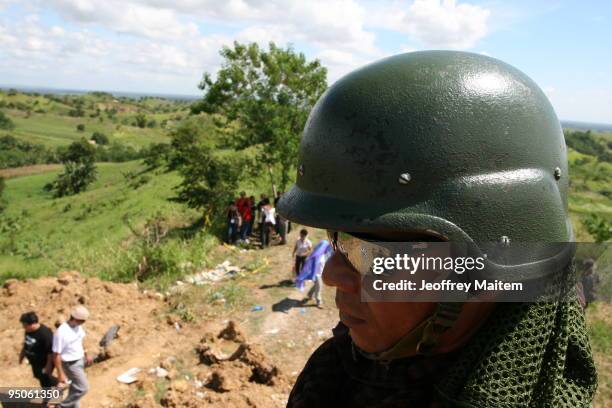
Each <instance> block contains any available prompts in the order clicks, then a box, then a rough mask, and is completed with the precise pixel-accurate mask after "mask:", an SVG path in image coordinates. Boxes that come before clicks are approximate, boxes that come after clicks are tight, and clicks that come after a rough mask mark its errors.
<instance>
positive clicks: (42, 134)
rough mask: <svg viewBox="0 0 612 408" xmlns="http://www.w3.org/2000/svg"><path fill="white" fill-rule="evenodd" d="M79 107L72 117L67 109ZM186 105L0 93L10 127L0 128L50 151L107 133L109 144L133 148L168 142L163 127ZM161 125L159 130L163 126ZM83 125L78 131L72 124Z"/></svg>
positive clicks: (105, 97) (94, 96) (0, 105)
mask: <svg viewBox="0 0 612 408" xmlns="http://www.w3.org/2000/svg"><path fill="white" fill-rule="evenodd" d="M78 106H81V116H77V117H75V116H71V115H70V112H71V110H75V109H76V107H78ZM187 108H188V105H187V104H186V103H183V102H174V101H165V100H161V99H156V98H151V99H144V100H140V101H136V100H128V99H125V98H121V99H115V98H113V97H112V96H109V95H106V94H102V95H97V94H87V95H83V96H65V97H53V99H50V98H49V97H46V96H34V95H31V94H23V93H16V94H14V95H13V94H10V93H9V92H6V91H0V109H2V111H3V112H4V113H5V114H6V115H7V116H8V117H10V118H11V120H12V121H13V122H14V124H15V129H14V130H11V131H6V130H0V136H1V135H2V134H3V133H6V134H10V135H12V136H15V137H17V138H19V139H22V140H25V141H27V142H30V143H36V144H42V145H44V146H45V147H50V148H55V147H58V146H63V145H66V144H69V143H71V142H73V141H75V140H78V139H80V138H82V137H85V138H87V139H89V138H90V137H91V135H92V134H93V132H101V133H104V134H105V135H107V136H108V137H109V139H110V142H111V143H112V142H122V143H125V144H127V145H130V146H132V147H135V148H140V147H145V146H148V145H149V144H151V143H160V142H167V141H168V140H169V138H168V136H167V132H166V130H165V127H167V126H169V125H171V124H172V123H173V122H176V121H178V120H180V119H181V118H182V117H184V116H185V115H186V110H187ZM137 114H142V115H145V117H146V120H147V122H151V121H155V125H154V126H148V125H147V126H145V127H144V128H141V127H139V126H136V125H135V117H136V115H137ZM162 123H163V124H164V126H162ZM79 124H82V125H84V126H85V130H84V131H78V130H77V125H79Z"/></svg>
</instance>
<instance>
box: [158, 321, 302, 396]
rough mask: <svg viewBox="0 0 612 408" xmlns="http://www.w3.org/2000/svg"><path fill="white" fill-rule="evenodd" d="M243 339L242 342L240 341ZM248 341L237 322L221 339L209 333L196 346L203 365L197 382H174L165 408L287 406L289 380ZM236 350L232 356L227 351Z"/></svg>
mask: <svg viewBox="0 0 612 408" xmlns="http://www.w3.org/2000/svg"><path fill="white" fill-rule="evenodd" d="M237 339H241V340H239V341H238V340H237ZM243 339H244V337H243V335H242V333H241V331H240V329H238V327H237V326H236V324H235V323H234V322H233V321H230V322H229V323H228V324H227V326H226V327H225V328H224V329H222V330H221V331H220V332H219V334H218V335H216V336H215V335H213V334H212V333H207V334H206V335H205V336H204V337H203V338H202V339H201V340H200V343H199V344H198V345H197V346H196V348H195V352H196V355H197V357H198V360H199V364H198V365H197V366H196V367H194V368H192V372H195V378H196V379H195V380H194V381H184V380H183V379H180V378H179V379H178V381H172V382H171V384H170V386H169V388H168V391H167V392H166V393H165V395H164V397H163V398H162V399H161V405H162V406H164V407H191V406H199V405H198V404H200V405H201V404H202V403H205V404H206V405H207V406H208V405H212V406H219V407H221V406H232V407H253V406H256V407H273V406H284V404H285V403H286V396H287V395H288V392H289V390H290V384H289V380H288V379H287V378H285V376H284V375H282V374H281V373H280V370H279V369H278V368H277V367H276V366H275V365H273V364H271V363H270V362H268V361H267V359H266V357H265V355H264V354H263V353H262V352H261V351H260V350H258V349H257V347H255V346H253V345H249V344H247V343H245V342H244V340H243ZM232 348H233V349H234V350H233V352H231V353H230V354H228V353H227V352H226V351H227V350H231V349H232Z"/></svg>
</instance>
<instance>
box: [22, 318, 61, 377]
mask: <svg viewBox="0 0 612 408" xmlns="http://www.w3.org/2000/svg"><path fill="white" fill-rule="evenodd" d="M19 321H20V322H21V324H22V325H23V329H24V330H25V338H24V342H23V348H22V349H21V353H19V364H21V363H22V362H23V359H24V358H27V359H28V361H29V363H30V366H31V367H32V374H33V375H34V377H36V378H37V379H38V381H40V386H41V387H55V386H56V385H57V378H55V377H53V376H51V375H50V373H51V368H52V367H53V365H52V360H51V356H52V351H51V344H52V342H53V333H52V332H51V330H50V329H49V328H48V327H47V326H45V325H43V324H40V323H39V322H38V316H37V315H36V313H34V312H27V313H24V314H22V315H21V318H20V319H19Z"/></svg>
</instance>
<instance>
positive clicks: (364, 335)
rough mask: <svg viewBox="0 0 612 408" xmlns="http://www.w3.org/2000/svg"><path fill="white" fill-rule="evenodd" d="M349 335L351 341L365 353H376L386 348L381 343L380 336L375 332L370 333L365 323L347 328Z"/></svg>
mask: <svg viewBox="0 0 612 408" xmlns="http://www.w3.org/2000/svg"><path fill="white" fill-rule="evenodd" d="M349 335H350V336H351V339H352V340H353V343H355V345H356V346H357V347H359V348H360V349H361V350H363V351H365V352H366V353H378V352H380V351H383V350H385V349H386V347H384V345H383V344H381V343H382V342H381V340H382V339H381V338H380V336H378V335H376V333H371V332H370V331H369V330H368V327H367V326H366V325H360V326H355V327H351V328H349Z"/></svg>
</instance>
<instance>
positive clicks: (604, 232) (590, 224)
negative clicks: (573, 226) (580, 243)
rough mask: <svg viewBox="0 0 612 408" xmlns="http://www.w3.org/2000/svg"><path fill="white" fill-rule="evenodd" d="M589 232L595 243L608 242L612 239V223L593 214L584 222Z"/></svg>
mask: <svg viewBox="0 0 612 408" xmlns="http://www.w3.org/2000/svg"><path fill="white" fill-rule="evenodd" d="M582 224H583V225H584V226H585V227H586V229H587V231H588V232H589V234H591V236H592V237H593V239H594V240H595V242H598V243H599V242H606V241H609V240H610V239H612V223H610V221H609V220H606V219H605V218H604V217H601V216H599V215H597V214H591V215H590V216H589V218H587V219H586V220H584V221H582Z"/></svg>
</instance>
